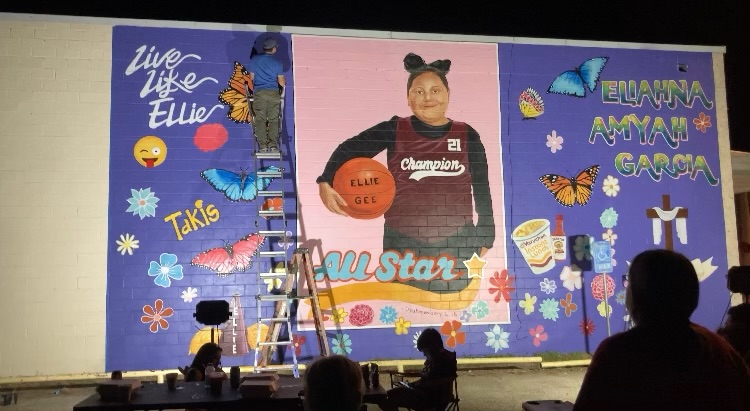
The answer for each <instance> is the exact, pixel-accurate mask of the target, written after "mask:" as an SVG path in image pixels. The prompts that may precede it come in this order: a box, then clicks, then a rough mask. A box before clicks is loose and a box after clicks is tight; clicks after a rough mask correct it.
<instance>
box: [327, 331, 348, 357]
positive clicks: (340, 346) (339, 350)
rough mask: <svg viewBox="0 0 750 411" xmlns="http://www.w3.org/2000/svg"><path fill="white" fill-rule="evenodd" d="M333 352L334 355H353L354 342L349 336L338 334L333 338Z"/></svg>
mask: <svg viewBox="0 0 750 411" xmlns="http://www.w3.org/2000/svg"><path fill="white" fill-rule="evenodd" d="M331 350H332V351H333V353H334V354H338V355H349V354H351V353H352V340H351V339H350V338H349V334H336V336H335V337H333V338H331Z"/></svg>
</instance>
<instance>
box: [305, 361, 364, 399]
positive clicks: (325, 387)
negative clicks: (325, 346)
mask: <svg viewBox="0 0 750 411" xmlns="http://www.w3.org/2000/svg"><path fill="white" fill-rule="evenodd" d="M363 395H364V380H363V379H362V369H361V367H360V365H359V364H358V363H356V362H354V361H352V360H350V359H348V358H346V357H344V356H343V355H331V356H328V357H322V358H320V359H318V360H316V361H314V362H313V363H312V364H310V366H308V367H307V370H306V371H305V409H306V410H309V411H357V410H359V408H360V407H361V406H362V396H363Z"/></svg>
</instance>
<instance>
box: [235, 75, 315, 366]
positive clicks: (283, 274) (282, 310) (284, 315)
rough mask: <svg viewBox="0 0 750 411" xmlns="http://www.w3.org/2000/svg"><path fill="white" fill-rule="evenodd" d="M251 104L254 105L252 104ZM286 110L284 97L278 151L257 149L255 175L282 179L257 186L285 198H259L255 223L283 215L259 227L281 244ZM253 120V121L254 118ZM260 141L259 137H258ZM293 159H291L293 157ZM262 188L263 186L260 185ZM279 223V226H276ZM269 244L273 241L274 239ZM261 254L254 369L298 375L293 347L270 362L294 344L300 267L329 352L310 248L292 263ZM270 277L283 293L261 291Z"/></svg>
mask: <svg viewBox="0 0 750 411" xmlns="http://www.w3.org/2000/svg"><path fill="white" fill-rule="evenodd" d="M246 93H247V97H248V103H249V104H250V102H251V101H252V99H251V97H250V93H249V90H248V89H247V88H246ZM251 107H252V106H251ZM283 112H284V98H283V97H282V98H281V102H280V105H279V138H278V140H277V144H276V146H277V147H278V150H277V151H275V152H260V151H259V150H257V148H258V147H257V146H256V150H255V175H256V178H258V181H259V179H260V178H264V177H270V178H273V177H275V178H278V179H279V181H280V182H281V190H260V189H259V190H258V197H280V198H281V199H282V207H281V210H263V209H262V208H261V207H262V202H259V205H258V213H257V217H256V220H255V224H256V227H257V226H258V223H259V222H260V218H278V217H280V218H281V220H282V221H281V225H282V229H281V230H274V229H272V227H271V221H272V220H265V221H266V225H267V227H266V228H268V229H266V230H259V231H258V233H259V234H260V235H262V236H264V237H265V238H268V237H277V238H280V239H281V240H282V244H287V241H288V238H287V230H286V228H287V218H286V212H285V211H284V205H285V204H286V201H284V183H285V181H284V169H283V167H282V161H283V151H282V145H281V144H280V143H281V131H282V124H283V121H282V120H283ZM250 115H251V116H252V115H253V110H252V109H251V110H250ZM253 124H254V122H253ZM253 132H255V128H254V127H253ZM256 141H257V139H256ZM262 160H269V161H276V162H277V164H278V171H276V170H270V171H269V170H268V169H267V168H266V167H261V165H262V164H261V161H262ZM290 161H291V160H290ZM259 188H261V187H259ZM277 227H278V226H277ZM268 243H269V246H268V247H269V248H270V245H271V244H272V243H271V242H268ZM258 258H260V259H268V261H269V264H268V266H269V267H270V268H271V269H270V270H269V271H265V272H262V268H261V267H262V264H257V266H256V269H257V271H258V278H257V284H258V294H257V296H256V307H257V322H258V325H257V340H256V341H257V344H256V346H255V355H254V361H253V371H254V372H256V373H258V372H262V371H265V370H278V369H290V368H291V369H292V372H293V374H294V376H295V377H299V367H298V363H297V355H296V350H295V349H294V347H292V348H293V349H292V350H291V351H292V361H293V363H292V364H288V365H284V364H281V365H270V362H271V358H270V357H271V353H273V352H275V351H276V349H277V348H278V346H284V347H287V346H292V345H293V344H294V336H293V334H292V324H291V318H290V314H291V313H290V311H291V310H290V309H291V306H292V303H293V301H294V300H295V299H299V297H297V295H296V292H295V290H296V285H297V278H298V273H299V272H300V270H302V273H303V275H304V278H305V280H306V283H307V286H308V289H309V290H310V293H309V297H304V298H310V299H311V303H312V307H313V316H314V319H315V329H316V335H317V339H318V345H319V348H320V353H321V355H330V350H329V347H328V341H327V340H326V336H325V329H324V328H323V322H322V316H321V313H320V305H319V302H318V294H317V286H316V284H315V278H314V274H313V271H312V264H311V260H310V255H309V251H308V250H307V249H299V250H297V251H296V252H295V253H294V259H293V261H292V264H291V265H290V263H289V261H288V259H287V250H286V249H282V250H271V249H268V250H260V251H259V252H258ZM274 259H277V260H278V261H279V263H280V264H281V267H280V268H275V267H274V266H273V260H274ZM265 279H269V280H270V281H276V280H281V279H283V281H284V284H283V285H282V287H281V288H282V289H281V293H280V294H268V293H266V294H264V293H263V292H262V287H261V284H262V283H263V282H262V281H261V280H265ZM267 301H271V302H274V303H275V304H274V310H273V314H272V315H270V316H264V315H263V302H267ZM265 323H268V332H267V333H266V338H265V339H263V340H261V337H262V333H261V331H262V328H263V327H262V325H264V324H265ZM283 324H286V328H287V334H288V340H286V341H279V335H280V333H281V327H282V325H283Z"/></svg>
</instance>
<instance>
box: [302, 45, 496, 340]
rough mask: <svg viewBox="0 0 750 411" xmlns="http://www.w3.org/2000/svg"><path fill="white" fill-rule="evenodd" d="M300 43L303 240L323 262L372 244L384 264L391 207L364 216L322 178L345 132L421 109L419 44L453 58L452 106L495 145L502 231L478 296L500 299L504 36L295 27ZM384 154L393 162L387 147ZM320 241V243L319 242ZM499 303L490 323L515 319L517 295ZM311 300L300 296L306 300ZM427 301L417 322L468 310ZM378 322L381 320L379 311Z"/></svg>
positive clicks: (491, 148)
mask: <svg viewBox="0 0 750 411" xmlns="http://www.w3.org/2000/svg"><path fill="white" fill-rule="evenodd" d="M292 47H293V58H294V62H295V71H294V80H295V102H294V104H295V123H296V147H297V182H298V196H299V198H298V201H299V220H298V221H299V231H298V233H299V242H300V246H309V247H310V248H312V249H313V262H314V264H315V265H319V264H320V262H321V258H322V256H324V255H325V254H326V253H327V252H329V251H331V250H340V251H342V252H345V251H346V250H353V251H355V252H357V253H362V252H364V251H368V252H370V253H371V254H372V259H371V261H370V264H369V266H368V268H367V270H368V271H372V270H374V269H375V268H376V267H377V266H378V258H379V256H380V254H381V253H382V251H383V250H382V238H383V217H379V218H376V219H373V220H356V219H352V218H348V217H343V216H338V215H335V214H333V213H331V212H329V211H328V210H327V209H326V208H325V207H324V206H323V204H322V203H321V201H320V197H319V196H318V185H317V184H316V183H315V179H316V178H317V177H318V176H319V175H320V174H321V173H322V171H323V169H324V168H325V165H326V162H327V161H328V159H329V157H330V155H331V153H332V152H333V150H334V149H335V148H336V147H337V146H338V145H339V144H340V143H341V142H343V141H344V140H346V139H347V138H350V137H352V136H354V135H356V134H358V133H360V132H362V131H363V130H365V129H367V128H370V127H372V126H374V125H376V124H378V123H380V122H382V121H385V120H388V119H390V118H391V117H392V116H394V115H397V116H409V115H411V114H412V113H411V111H410V109H409V107H408V105H407V99H406V97H407V93H406V80H407V77H408V73H407V72H406V71H405V70H404V66H403V58H404V56H406V54H407V53H409V52H413V53H416V54H418V55H420V56H421V57H422V58H423V59H424V60H425V61H426V62H428V63H429V62H432V61H434V60H438V59H450V60H451V63H452V64H451V69H450V73H448V75H447V78H448V82H449V86H450V93H451V99H450V104H449V108H448V112H447V116H448V117H449V118H451V119H455V120H457V121H462V122H466V123H468V124H469V125H471V126H472V127H473V128H474V129H475V130H476V131H477V132H478V133H479V135H480V137H481V139H482V143H483V144H484V146H485V150H486V154H487V162H488V168H489V179H490V190H491V195H492V201H493V211H494V217H495V227H496V239H495V243H494V247H493V248H492V249H491V250H490V251H489V252H488V253H487V255H485V257H484V259H485V260H487V265H486V266H485V268H484V278H483V280H482V286H481V288H480V291H479V295H478V297H477V298H478V299H481V300H485V301H487V302H490V300H491V299H492V298H494V295H491V294H490V293H489V287H490V285H489V278H490V277H491V276H492V275H493V273H494V272H495V271H501V270H502V269H503V268H505V267H506V260H505V231H504V230H505V222H504V210H503V208H504V207H503V204H504V199H503V187H502V181H503V180H502V162H501V152H500V129H499V124H500V108H499V101H498V100H499V98H498V97H499V91H498V79H499V75H498V64H497V61H498V60H497V46H496V45H494V44H477V43H455V42H454V43H449V42H438V41H407V40H389V39H359V38H339V37H323V36H293V39H292ZM374 158H375V159H376V160H378V161H380V162H381V163H383V164H385V163H386V154H385V151H384V152H382V153H380V154H378V155H377V156H376V157H374ZM475 218H476V216H475ZM475 221H476V220H475ZM318 246H319V247H320V249H316V247H318ZM336 285H337V284H336V283H333V284H332V285H331V286H333V287H335V286H336ZM366 298H367V296H363V299H366ZM393 300H394V301H393V302H392V304H391V305H394V304H398V296H393ZM489 305H490V307H491V313H490V315H489V316H488V318H487V322H488V323H507V322H509V315H508V307H507V304H495V303H492V304H489ZM305 307H307V305H305V304H301V305H300V309H301V310H304V308H305ZM401 308H402V309H404V310H407V309H408V308H407V307H401ZM412 308H413V307H412ZM421 310H425V309H424V307H420V309H419V310H415V309H412V310H410V311H411V312H413V315H412V317H411V320H412V324H413V325H416V324H438V323H440V324H442V322H443V321H445V320H446V319H451V318H458V316H459V315H460V311H457V312H443V313H440V315H435V314H436V313H432V314H419V313H416V311H421ZM427 310H428V311H429V309H427ZM301 314H303V315H301V316H300V318H305V317H304V314H305V313H304V312H301ZM436 317H439V318H437V319H436ZM472 323H476V322H474V321H473V322H472ZM373 326H378V324H377V315H376V321H375V322H374V323H373ZM381 326H382V325H381ZM391 326H392V325H391Z"/></svg>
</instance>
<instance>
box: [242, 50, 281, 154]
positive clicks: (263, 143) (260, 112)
mask: <svg viewBox="0 0 750 411" xmlns="http://www.w3.org/2000/svg"><path fill="white" fill-rule="evenodd" d="M277 47H278V45H277V43H276V40H274V39H273V38H267V39H266V40H265V41H264V42H263V51H264V53H263V54H259V55H257V56H255V57H254V58H253V59H252V60H250V65H249V70H248V71H249V72H250V79H251V80H252V82H253V112H254V116H253V131H254V133H255V139H256V141H257V142H258V146H259V147H260V151H262V152H268V151H278V147H279V146H278V142H279V110H280V107H281V100H280V99H279V97H281V99H283V98H284V95H285V87H286V79H285V78H284V72H283V68H282V66H281V63H280V62H279V61H278V60H277V59H276V57H274V54H276V50H277ZM279 89H281V92H280V93H279Z"/></svg>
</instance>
